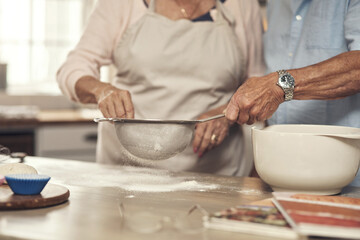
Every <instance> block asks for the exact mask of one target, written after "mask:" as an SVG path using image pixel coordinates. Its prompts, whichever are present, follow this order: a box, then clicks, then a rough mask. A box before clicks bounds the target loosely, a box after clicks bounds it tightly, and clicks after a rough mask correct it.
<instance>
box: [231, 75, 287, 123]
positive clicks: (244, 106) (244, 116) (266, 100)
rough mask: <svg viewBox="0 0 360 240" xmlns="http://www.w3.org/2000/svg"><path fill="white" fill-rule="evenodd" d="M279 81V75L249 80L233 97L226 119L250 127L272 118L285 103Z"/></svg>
mask: <svg viewBox="0 0 360 240" xmlns="http://www.w3.org/2000/svg"><path fill="white" fill-rule="evenodd" d="M277 79H278V74H277V73H271V74H269V75H266V76H263V77H253V78H249V79H247V80H246V81H245V83H244V84H243V85H241V86H240V87H239V89H238V90H237V91H236V93H235V94H234V95H233V96H232V98H231V100H230V103H229V105H228V106H227V108H226V113H225V116H226V118H227V119H228V120H229V121H230V122H237V123H238V124H245V123H246V124H249V125H251V124H253V123H254V122H257V121H264V120H266V119H268V118H270V117H271V116H272V115H273V113H274V112H275V111H276V109H277V108H278V107H279V105H280V103H282V102H283V101H284V92H283V90H282V89H281V88H280V87H279V86H277V85H276V83H277Z"/></svg>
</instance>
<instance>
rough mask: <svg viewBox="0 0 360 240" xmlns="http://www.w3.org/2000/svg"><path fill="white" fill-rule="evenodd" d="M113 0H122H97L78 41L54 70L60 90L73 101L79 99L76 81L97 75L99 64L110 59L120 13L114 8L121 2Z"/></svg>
mask: <svg viewBox="0 0 360 240" xmlns="http://www.w3.org/2000/svg"><path fill="white" fill-rule="evenodd" d="M116 2H122V1H116V0H99V1H98V3H97V6H96V7H95V10H94V11H93V13H92V14H91V16H90V18H89V21H88V24H87V26H86V28H85V30H84V33H83V35H82V37H81V39H80V41H79V43H78V44H77V46H76V47H75V49H74V50H72V51H71V52H70V53H69V54H68V56H67V59H66V61H65V63H64V64H63V65H62V66H61V67H60V69H59V70H58V72H57V82H58V85H59V87H60V89H61V91H62V92H63V94H64V95H66V96H67V97H69V98H70V99H72V100H73V101H78V100H79V99H78V97H77V96H76V92H75V84H76V82H77V81H78V80H79V79H80V78H81V77H83V76H92V77H94V78H96V79H100V67H101V66H103V65H109V64H111V62H112V60H111V59H112V52H113V49H114V46H115V44H116V36H117V32H118V30H119V25H120V24H121V19H119V17H118V14H119V13H117V12H116V10H115V9H116V8H117V7H120V6H114V3H116ZM117 5H119V4H117ZM117 10H119V9H117Z"/></svg>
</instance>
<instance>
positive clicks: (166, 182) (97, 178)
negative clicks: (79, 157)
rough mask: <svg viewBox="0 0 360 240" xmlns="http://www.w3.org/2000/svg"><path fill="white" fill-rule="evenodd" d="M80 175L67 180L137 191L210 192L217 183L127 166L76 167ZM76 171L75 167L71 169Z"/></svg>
mask: <svg viewBox="0 0 360 240" xmlns="http://www.w3.org/2000/svg"><path fill="white" fill-rule="evenodd" d="M76 171H77V172H76V174H73V175H71V176H68V177H67V180H66V181H65V182H64V183H65V184H69V185H76V186H84V187H88V186H94V187H119V188H122V189H124V190H127V191H134V192H172V191H199V192H203V191H208V190H211V189H216V188H218V187H219V186H218V185H216V184H208V183H201V182H198V181H196V180H194V179H191V178H184V177H177V176H171V175H170V172H168V171H166V170H159V169H148V168H137V167H123V168H121V169H112V168H111V167H110V166H106V169H104V168H101V169H99V168H94V169H87V171H84V170H82V169H76ZM71 172H74V169H71Z"/></svg>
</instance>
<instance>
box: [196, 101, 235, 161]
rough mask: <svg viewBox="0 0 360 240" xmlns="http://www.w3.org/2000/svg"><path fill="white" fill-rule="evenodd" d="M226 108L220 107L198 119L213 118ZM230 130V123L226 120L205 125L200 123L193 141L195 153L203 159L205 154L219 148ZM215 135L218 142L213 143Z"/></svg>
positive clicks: (220, 119)
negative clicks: (212, 138)
mask: <svg viewBox="0 0 360 240" xmlns="http://www.w3.org/2000/svg"><path fill="white" fill-rule="evenodd" d="M224 108H225V106H224V107H220V108H217V109H214V110H211V111H209V112H207V113H204V114H202V115H200V116H199V117H198V119H204V118H208V117H212V116H214V115H217V114H221V113H223V109H224ZM229 128H230V122H229V121H228V120H227V119H226V118H218V119H215V120H211V121H208V122H204V123H198V124H197V125H196V130H195V136H194V140H193V151H194V153H196V154H197V155H198V156H199V157H202V156H203V155H204V153H206V152H208V151H210V150H211V149H213V148H214V147H217V146H219V145H220V144H221V143H222V142H223V141H224V139H225V138H226V136H227V135H228V132H229ZM213 134H215V135H216V136H217V140H216V142H212V141H211V136H212V135H213Z"/></svg>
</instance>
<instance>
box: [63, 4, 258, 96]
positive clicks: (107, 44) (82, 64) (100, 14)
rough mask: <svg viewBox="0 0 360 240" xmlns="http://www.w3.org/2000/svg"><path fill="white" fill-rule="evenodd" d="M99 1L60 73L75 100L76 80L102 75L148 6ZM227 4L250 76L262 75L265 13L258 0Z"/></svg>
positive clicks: (64, 90)
mask: <svg viewBox="0 0 360 240" xmlns="http://www.w3.org/2000/svg"><path fill="white" fill-rule="evenodd" d="M97 4H98V6H97V7H96V9H95V11H94V13H93V14H92V16H91V18H90V19H89V23H88V25H87V27H86V29H85V31H84V34H83V36H82V38H81V40H80V42H79V43H78V45H77V46H76V48H75V49H74V50H73V51H71V52H70V53H69V55H68V58H67V60H66V62H65V63H64V64H63V65H62V66H61V68H60V69H59V71H58V73H57V81H58V83H59V87H60V89H61V90H62V92H63V93H64V94H65V95H66V96H68V97H70V98H71V99H72V100H75V101H76V100H78V98H77V96H76V93H75V84H76V82H77V81H78V80H79V79H80V78H81V77H83V76H93V77H95V78H97V79H100V72H99V69H100V67H101V66H103V65H109V64H112V63H113V61H114V55H113V54H114V49H115V47H116V46H117V44H118V42H119V41H120V39H121V37H122V36H123V34H124V32H125V30H126V29H127V27H128V26H130V25H132V24H134V23H135V22H136V21H137V20H138V19H139V18H140V17H141V16H143V14H144V13H145V11H146V10H147V8H146V6H145V5H144V2H143V1H142V0H99V1H98V3H97ZM224 6H225V7H226V8H227V9H228V10H229V11H230V12H231V13H232V15H233V16H234V17H235V24H236V25H235V31H236V34H237V37H238V38H239V44H240V47H241V50H242V51H243V54H244V57H245V59H246V66H247V72H246V74H247V76H248V77H251V76H258V75H262V74H263V72H264V65H263V59H262V28H261V13H260V9H259V6H258V3H257V1H254V0H251V1H249V0H227V1H225V3H224ZM212 16H213V15H212ZM213 17H214V16H213Z"/></svg>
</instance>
